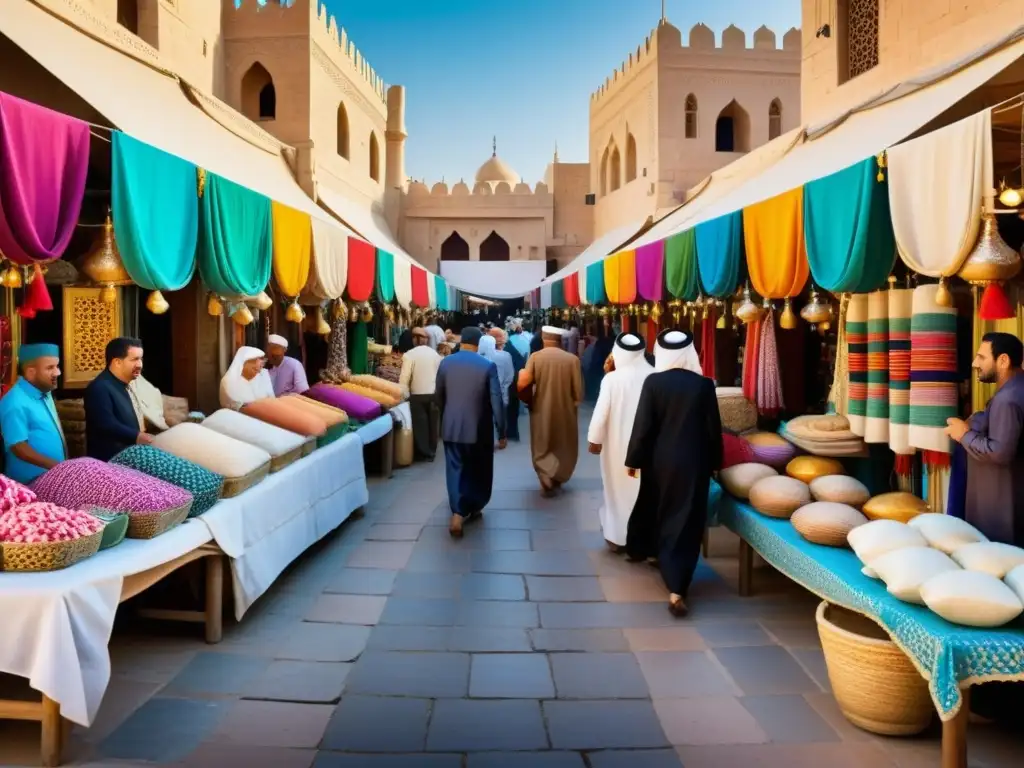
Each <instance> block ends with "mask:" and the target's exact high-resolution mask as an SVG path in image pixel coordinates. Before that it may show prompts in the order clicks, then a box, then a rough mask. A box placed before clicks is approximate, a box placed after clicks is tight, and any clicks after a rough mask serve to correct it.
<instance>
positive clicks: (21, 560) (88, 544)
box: [0, 528, 103, 571]
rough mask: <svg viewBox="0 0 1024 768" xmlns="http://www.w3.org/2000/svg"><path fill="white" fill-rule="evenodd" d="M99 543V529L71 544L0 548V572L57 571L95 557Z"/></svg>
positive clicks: (3, 544) (14, 545)
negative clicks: (92, 556)
mask: <svg viewBox="0 0 1024 768" xmlns="http://www.w3.org/2000/svg"><path fill="white" fill-rule="evenodd" d="M102 540H103V529H102V528H101V529H100V530H98V531H96V533H94V534H92V535H91V536H82V537H81V538H78V539H73V540H72V541H51V542H47V543H44V544H21V543H15V542H6V541H5V542H3V543H2V544H0V553H2V554H0V569H2V570H4V571H59V570H61V569H62V568H67V567H68V566H69V565H74V564H75V563H77V562H78V561H79V560H84V559H85V558H87V557H90V556H91V555H95V554H96V553H97V552H98V551H99V548H100V542H101V541H102Z"/></svg>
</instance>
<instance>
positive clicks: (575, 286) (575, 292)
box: [564, 272, 580, 307]
mask: <svg viewBox="0 0 1024 768" xmlns="http://www.w3.org/2000/svg"><path fill="white" fill-rule="evenodd" d="M564 291H565V303H566V305H567V306H570V307H578V306H579V305H580V275H579V272H573V273H572V274H571V275H569V276H568V277H567V278H565V287H564Z"/></svg>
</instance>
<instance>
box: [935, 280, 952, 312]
mask: <svg viewBox="0 0 1024 768" xmlns="http://www.w3.org/2000/svg"><path fill="white" fill-rule="evenodd" d="M935 303H936V304H938V305H939V306H940V307H952V306H953V294H952V293H951V292H950V290H949V281H948V279H947V278H945V277H940V278H939V290H937V291H936V292H935Z"/></svg>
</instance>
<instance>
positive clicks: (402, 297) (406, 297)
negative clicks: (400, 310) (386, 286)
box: [391, 256, 412, 309]
mask: <svg viewBox="0 0 1024 768" xmlns="http://www.w3.org/2000/svg"><path fill="white" fill-rule="evenodd" d="M391 261H392V264H393V265H394V267H393V269H392V272H391V275H392V278H391V279H392V284H393V285H394V294H395V301H396V302H398V305H399V306H401V307H405V308H406V309H408V308H409V305H410V304H411V303H412V262H410V261H406V260H405V259H403V258H401V257H399V256H392V259H391Z"/></svg>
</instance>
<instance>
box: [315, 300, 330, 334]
mask: <svg viewBox="0 0 1024 768" xmlns="http://www.w3.org/2000/svg"><path fill="white" fill-rule="evenodd" d="M316 332H317V333H318V334H320V335H321V336H330V335H331V324H330V323H328V322H327V320H326V319H325V318H324V310H323V307H320V308H318V309H317V311H316Z"/></svg>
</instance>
